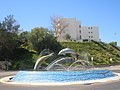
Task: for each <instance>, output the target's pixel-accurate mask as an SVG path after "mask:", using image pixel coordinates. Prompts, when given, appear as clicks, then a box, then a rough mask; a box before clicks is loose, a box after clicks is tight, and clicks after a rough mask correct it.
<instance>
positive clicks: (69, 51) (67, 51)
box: [58, 48, 76, 55]
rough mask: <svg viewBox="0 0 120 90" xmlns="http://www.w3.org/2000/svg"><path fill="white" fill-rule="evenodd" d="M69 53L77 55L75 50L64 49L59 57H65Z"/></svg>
mask: <svg viewBox="0 0 120 90" xmlns="http://www.w3.org/2000/svg"><path fill="white" fill-rule="evenodd" d="M67 53H71V54H73V55H76V52H75V51H74V50H72V49H70V48H65V49H62V50H61V51H60V52H59V53H58V55H65V54H67Z"/></svg>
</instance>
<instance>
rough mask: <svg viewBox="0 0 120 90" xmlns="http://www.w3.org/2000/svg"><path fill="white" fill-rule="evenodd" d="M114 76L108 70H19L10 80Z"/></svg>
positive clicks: (76, 78)
mask: <svg viewBox="0 0 120 90" xmlns="http://www.w3.org/2000/svg"><path fill="white" fill-rule="evenodd" d="M113 76H115V75H114V74H113V73H112V71H109V70H86V71H19V72H18V73H17V74H16V75H15V76H14V77H13V78H12V79H11V81H15V82H26V83H28V82H29V83H37V82H43V83H45V82H76V81H85V80H96V79H103V78H109V77H113Z"/></svg>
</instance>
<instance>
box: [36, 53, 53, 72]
mask: <svg viewBox="0 0 120 90" xmlns="http://www.w3.org/2000/svg"><path fill="white" fill-rule="evenodd" d="M51 56H53V53H51V54H49V55H46V56H42V57H41V58H39V59H38V60H37V61H36V63H35V66H34V70H38V69H39V66H40V65H41V64H42V62H43V61H45V60H46V59H47V58H49V57H51Z"/></svg>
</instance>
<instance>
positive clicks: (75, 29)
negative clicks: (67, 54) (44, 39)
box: [58, 18, 99, 42]
mask: <svg viewBox="0 0 120 90" xmlns="http://www.w3.org/2000/svg"><path fill="white" fill-rule="evenodd" d="M59 25H60V29H59V32H58V41H65V40H66V35H69V36H70V38H69V39H70V40H71V41H80V42H83V41H91V40H94V41H99V28H98V26H82V25H81V22H79V21H78V20H76V18H61V19H60V24H59ZM63 27H65V28H63Z"/></svg>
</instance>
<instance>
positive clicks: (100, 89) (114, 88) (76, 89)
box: [0, 68, 120, 90]
mask: <svg viewBox="0 0 120 90" xmlns="http://www.w3.org/2000/svg"><path fill="white" fill-rule="evenodd" d="M113 71H114V72H119V73H120V70H119V69H117V68H116V69H115V70H113ZM15 73H16V72H0V78H2V77H4V76H8V75H12V74H15ZM27 89H28V90H120V81H114V82H107V83H96V84H87V85H66V86H54V85H53V86H32V85H11V84H3V83H0V90H27Z"/></svg>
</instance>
